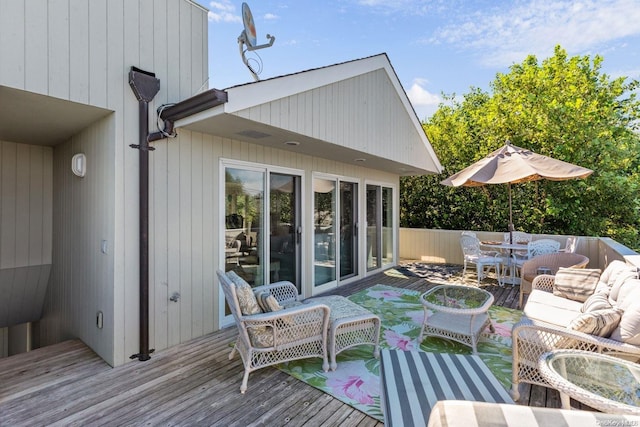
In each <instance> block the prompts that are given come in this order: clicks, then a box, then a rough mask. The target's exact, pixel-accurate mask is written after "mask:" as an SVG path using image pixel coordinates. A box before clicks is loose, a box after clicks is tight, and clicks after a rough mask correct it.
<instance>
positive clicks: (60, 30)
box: [0, 0, 208, 365]
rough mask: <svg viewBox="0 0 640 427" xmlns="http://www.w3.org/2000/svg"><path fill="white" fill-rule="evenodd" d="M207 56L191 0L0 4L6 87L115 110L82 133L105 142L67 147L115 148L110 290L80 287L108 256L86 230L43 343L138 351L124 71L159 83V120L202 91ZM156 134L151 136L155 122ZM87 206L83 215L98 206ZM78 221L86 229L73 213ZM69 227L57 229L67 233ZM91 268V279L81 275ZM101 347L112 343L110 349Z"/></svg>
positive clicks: (61, 279)
mask: <svg viewBox="0 0 640 427" xmlns="http://www.w3.org/2000/svg"><path fill="white" fill-rule="evenodd" d="M207 53H208V45H207V13H206V10H205V9H203V8H202V7H201V6H199V5H197V4H195V3H193V2H191V1H189V0H91V1H86V0H0V58H2V60H0V85H2V86H8V87H12V88H16V89H21V90H26V91H32V92H36V93H40V94H44V95H48V96H52V97H57V98H61V99H65V100H70V101H74V102H78V103H83V104H90V105H94V106H98V107H102V108H106V109H108V110H111V111H114V114H113V115H112V117H110V118H109V119H108V120H109V122H110V123H111V124H110V125H109V126H105V123H104V122H100V123H99V124H96V125H94V126H90V128H89V129H87V130H86V133H88V134H90V133H92V132H95V131H96V130H98V132H102V131H105V132H107V133H106V134H101V135H98V134H95V135H92V136H89V135H87V134H85V132H82V134H83V135H82V136H80V137H79V138H76V139H75V141H71V142H70V143H68V144H71V146H72V147H73V144H78V143H79V144H81V146H82V148H83V149H84V147H85V146H87V145H88V146H92V144H106V145H107V146H108V147H109V149H110V150H111V152H110V153H109V156H111V161H112V165H111V167H112V169H111V171H110V172H111V175H110V176H109V177H108V182H109V185H110V188H109V190H108V193H112V194H113V198H112V199H111V200H110V201H111V203H110V204H107V205H106V206H101V207H104V209H106V210H107V211H108V212H104V213H102V214H101V215H103V216H102V217H100V218H99V219H96V220H95V221H96V224H99V225H104V223H103V222H102V221H103V220H108V221H111V224H110V227H113V239H112V245H111V250H112V251H113V252H112V253H113V254H115V257H114V259H113V265H112V266H111V267H110V268H111V271H110V272H105V275H106V277H101V278H100V279H99V281H100V282H102V281H105V280H110V281H111V283H109V284H108V285H104V286H105V287H106V288H107V289H99V290H98V288H97V286H101V285H99V284H97V283H92V284H91V285H90V286H89V288H88V289H87V288H85V287H84V286H83V285H82V282H83V281H84V282H85V283H86V281H85V280H84V279H82V277H86V274H87V272H89V271H94V272H95V271H97V269H99V268H102V258H103V257H102V255H100V254H97V253H96V252H94V249H95V240H94V239H95V238H96V236H95V235H93V234H91V233H93V232H96V233H103V232H104V229H101V227H98V228H99V229H98V230H95V231H94V230H90V228H91V227H92V226H93V225H94V224H92V223H86V224H82V228H81V230H82V232H83V233H86V234H87V235H86V236H82V237H77V236H76V237H69V239H70V240H71V241H72V242H73V241H77V240H82V248H83V249H88V252H87V253H86V254H76V255H77V256H78V257H80V259H83V260H84V261H86V262H87V263H88V264H87V265H85V266H82V267H80V266H76V265H75V263H73V267H72V270H73V271H68V270H63V271H62V272H61V271H60V270H57V271H56V272H55V277H56V279H55V280H56V285H55V286H54V287H53V292H52V293H50V295H49V296H48V300H47V303H46V304H47V305H46V307H47V316H48V317H47V321H46V323H44V324H43V325H41V326H42V328H41V334H43V336H42V340H41V341H42V342H43V343H48V342H52V340H54V339H62V338H64V337H67V336H72V335H76V334H78V333H81V334H83V336H85V338H83V339H85V340H87V341H88V342H89V343H90V345H92V346H93V347H94V350H96V351H98V353H99V354H100V356H101V357H103V358H104V359H105V360H106V361H107V362H108V363H110V364H114V365H119V364H122V363H124V362H126V361H128V360H129V356H130V355H131V354H135V353H138V351H139V344H138V279H139V271H138V270H139V267H138V265H139V264H138V210H137V206H138V152H137V150H134V149H132V148H130V147H129V144H136V143H138V141H137V139H138V129H139V125H138V103H137V101H136V99H135V96H134V94H133V92H132V91H131V88H130V87H129V82H128V73H129V70H130V68H131V66H136V67H138V68H141V69H143V70H146V71H149V72H153V73H155V74H156V77H158V78H159V79H160V82H161V83H160V84H161V89H160V92H159V93H158V94H157V95H156V97H155V99H154V101H153V102H152V103H151V105H150V106H149V110H150V111H151V112H155V110H156V108H157V106H159V105H160V104H163V103H168V102H178V101H181V100H183V99H185V98H188V97H190V96H192V95H194V94H195V93H197V92H198V91H199V90H200V89H201V88H203V87H205V88H206V83H207V79H208V64H207V57H208V55H207ZM150 126H151V129H152V130H153V129H155V114H152V117H151V119H150ZM107 128H108V129H107ZM105 138H110V139H109V140H106V139H105ZM80 140H81V141H82V142H78V141H80ZM62 150H65V148H62ZM64 157H66V154H65V155H62V154H61V155H60V161H61V162H64V160H63V158H64ZM89 165H91V161H90V162H89ZM89 167H91V166H89ZM100 185H104V183H101V184H100ZM83 186H86V184H83ZM54 191H56V190H54ZM76 191H78V192H80V193H83V192H84V191H85V189H84V188H82V189H78V190H75V189H73V190H71V189H66V188H65V189H62V190H61V195H64V197H67V196H69V195H70V194H74V195H75V194H76V193H75V192H76ZM96 197H98V196H97V195H96ZM87 202H88V203H87V204H86V205H82V206H81V208H82V209H86V210H91V209H92V207H96V206H98V204H95V203H93V204H92V201H91V200H89V201H87ZM85 212H86V211H85ZM72 215H73V218H74V219H75V220H77V221H76V222H78V221H80V216H79V215H77V214H76V211H74V212H72ZM83 220H84V219H83ZM64 221H71V220H69V219H65V220H64ZM64 221H61V222H60V223H61V224H63V226H65V224H66V223H65V222H64ZM89 221H90V220H89ZM56 223H57V224H58V222H56ZM71 224H74V225H75V223H73V222H72V223H71ZM72 231H73V230H70V229H63V230H55V232H54V233H59V232H64V233H68V232H72ZM56 236H57V234H56ZM89 241H90V242H89ZM68 243H69V242H68V241H64V243H61V245H66V244H68ZM77 250H79V249H77ZM59 256H60V258H56V262H57V263H60V266H59V267H58V268H59V269H64V268H67V269H68V268H69V267H68V266H69V265H71V264H72V261H71V260H72V259H73V257H74V256H75V255H73V254H71V253H68V252H66V250H65V251H64V252H63V253H60V254H59ZM85 268H86V270H87V271H86V272H85V271H81V272H80V271H79V269H85ZM71 272H74V273H75V274H76V275H77V274H79V273H80V276H81V278H79V279H78V281H75V280H74V281H71V282H70V281H68V279H69V277H70V276H69V275H68V274H70V273H71ZM105 298H106V299H107V301H106V302H105V301H103V299H105ZM85 299H86V300H85ZM78 301H82V303H83V304H84V305H86V309H82V310H80V312H79V313H73V314H69V313H67V312H66V310H75V306H74V307H73V308H72V307H70V306H69V304H70V303H71V302H73V303H77V302H78ZM99 307H111V308H112V310H113V311H112V312H111V313H105V316H106V317H105V325H107V323H106V322H107V321H108V320H107V318H108V317H111V322H112V324H113V325H112V327H113V331H112V332H109V333H110V334H111V336H109V337H104V338H102V337H101V336H100V335H98V334H97V333H96V331H95V330H93V329H92V328H93V326H92V324H93V323H94V322H93V321H90V319H89V317H90V316H91V317H93V315H94V314H93V313H94V310H96V309H97V308H99ZM76 323H77V324H76ZM105 328H106V326H105ZM78 331H80V332H78ZM103 331H104V330H103ZM103 333H104V332H103ZM105 340H106V341H107V342H109V344H104V341H105Z"/></svg>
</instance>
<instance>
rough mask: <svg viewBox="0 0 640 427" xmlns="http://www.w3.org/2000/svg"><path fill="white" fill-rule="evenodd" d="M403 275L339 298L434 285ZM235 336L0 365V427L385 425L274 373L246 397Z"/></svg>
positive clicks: (56, 349)
mask: <svg viewBox="0 0 640 427" xmlns="http://www.w3.org/2000/svg"><path fill="white" fill-rule="evenodd" d="M403 272H404V273H406V271H405V270H403V269H393V270H391V271H388V272H386V273H380V274H377V275H375V276H372V277H369V278H367V279H364V280H362V281H359V282H357V283H354V284H352V285H348V286H345V287H341V288H339V289H337V290H336V291H335V292H334V293H338V294H342V295H349V294H352V293H355V292H357V291H359V290H361V289H364V288H366V287H369V286H372V285H374V284H377V283H382V284H389V285H392V286H398V287H403V288H410V289H415V290H420V291H423V290H426V289H427V287H428V286H429V285H430V282H433V280H430V282H427V281H426V280H425V279H424V278H423V277H420V276H415V275H410V274H402V273H403ZM486 289H487V290H489V291H490V292H492V293H493V294H494V295H495V298H496V300H495V303H496V304H499V305H503V306H506V307H512V308H513V307H515V305H516V304H517V301H518V288H517V287H505V288H500V287H498V286H495V285H489V286H487V287H486ZM234 338H235V328H227V329H224V330H222V331H218V332H214V333H212V334H209V335H206V336H204V337H201V338H198V339H195V340H192V341H190V342H187V343H184V344H180V345H177V346H174V347H172V348H170V349H167V350H163V351H159V352H157V353H155V354H153V355H152V358H151V360H149V361H146V362H138V361H134V362H131V363H128V364H126V365H124V366H120V367H117V368H111V367H109V366H108V365H107V364H105V363H104V362H103V361H102V360H101V359H100V358H99V357H98V356H97V355H96V354H95V353H93V351H91V350H90V349H89V348H88V347H86V346H85V345H84V344H83V343H82V342H80V341H78V340H74V341H67V342H63V343H60V344H57V345H52V346H49V347H45V348H42V349H38V350H34V351H32V352H29V353H26V354H21V355H17V356H12V357H9V358H5V359H0V426H22V425H24V426H27V425H28V426H34V425H64V426H67V425H79V426H87V425H109V426H113V425H149V426H156V425H220V426H258V425H264V426H275V425H277V426H280V425H290V426H303V425H304V426H382V423H381V422H379V421H377V420H376V419H374V418H371V417H369V416H367V415H365V414H364V413H362V412H360V411H357V410H355V409H353V408H352V407H350V406H348V405H345V404H343V403H342V402H340V401H338V400H336V399H334V398H332V397H331V396H329V395H327V394H325V393H323V392H321V391H319V390H317V389H315V388H313V387H310V386H308V385H306V384H305V383H303V382H301V381H298V380H296V379H294V378H292V377H290V376H289V375H287V374H284V373H282V372H280V371H279V370H277V369H275V368H265V369H261V370H259V371H256V372H254V373H252V374H251V376H250V377H249V389H248V391H247V393H246V394H244V395H242V394H240V393H239V387H240V382H241V379H242V371H243V368H242V365H241V362H240V358H239V357H238V356H236V357H235V358H234V359H233V360H231V361H230V360H229V359H228V357H227V356H228V354H229V350H230V344H231V343H232V341H233V340H234ZM523 392H524V393H523V395H524V397H523V398H522V399H521V401H520V402H518V403H519V404H525V405H530V406H548V407H559V406H560V400H559V395H558V393H557V392H556V391H555V390H550V389H547V388H544V387H526V388H525V389H523Z"/></svg>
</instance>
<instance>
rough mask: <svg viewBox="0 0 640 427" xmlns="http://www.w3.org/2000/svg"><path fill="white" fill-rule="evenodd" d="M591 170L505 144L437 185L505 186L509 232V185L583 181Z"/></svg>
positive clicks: (511, 220) (511, 216) (510, 211)
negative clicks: (507, 192) (572, 180)
mask: <svg viewBox="0 0 640 427" xmlns="http://www.w3.org/2000/svg"><path fill="white" fill-rule="evenodd" d="M592 173H593V171H592V170H591V169H587V168H583V167H581V166H577V165H574V164H571V163H567V162H564V161H562V160H557V159H554V158H551V157H548V156H543V155H541V154H537V153H534V152H533V151H531V150H527V149H524V148H520V147H516V146H515V145H511V142H509V141H507V143H506V144H505V145H504V146H503V147H502V148H499V149H498V150H496V151H494V152H492V153H491V154H489V155H487V156H486V157H484V158H483V159H480V160H478V161H477V162H475V163H473V164H472V165H470V166H467V167H466V168H464V169H463V170H461V171H460V172H458V173H456V174H453V175H451V176H450V177H449V178H447V179H445V180H444V181H442V182H440V183H441V184H443V185H449V186H453V187H461V186H465V187H476V186H481V185H485V184H507V185H508V190H509V232H512V231H513V230H514V228H513V212H512V209H511V184H517V183H521V182H527V181H536V180H539V179H548V180H551V181H564V180H568V179H574V178H586V177H587V176H589V175H591V174H592Z"/></svg>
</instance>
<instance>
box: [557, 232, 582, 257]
mask: <svg viewBox="0 0 640 427" xmlns="http://www.w3.org/2000/svg"><path fill="white" fill-rule="evenodd" d="M579 240H580V238H579V237H577V236H569V237H567V242H566V243H565V246H564V248H562V249H560V252H566V253H570V254H574V253H576V250H577V249H578V241H579Z"/></svg>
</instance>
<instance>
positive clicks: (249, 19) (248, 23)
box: [238, 3, 276, 81]
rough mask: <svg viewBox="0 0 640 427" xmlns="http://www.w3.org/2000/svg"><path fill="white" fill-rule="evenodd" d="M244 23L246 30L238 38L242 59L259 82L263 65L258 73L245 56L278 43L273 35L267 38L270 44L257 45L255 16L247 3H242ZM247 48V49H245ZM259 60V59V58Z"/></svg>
mask: <svg viewBox="0 0 640 427" xmlns="http://www.w3.org/2000/svg"><path fill="white" fill-rule="evenodd" d="M242 23H243V24H244V30H242V32H241V33H240V35H239V36H238V48H239V49H240V56H241V57H242V62H243V63H244V65H245V66H246V67H247V68H248V69H249V72H250V73H251V75H252V76H253V78H254V79H255V80H256V81H258V80H260V79H259V78H258V74H259V73H260V70H261V69H262V64H259V65H260V69H259V70H258V71H257V72H256V70H254V69H253V67H252V66H251V65H250V64H249V60H247V57H246V56H245V53H246V52H247V51H254V50H258V49H264V48H266V47H271V46H273V42H274V41H276V38H275V37H274V36H272V35H269V34H267V38H268V39H269V43H265V44H261V45H258V44H257V41H258V40H257V36H256V26H255V24H254V22H253V15H252V14H251V9H249V5H248V4H246V3H242ZM244 46H246V49H245V47H244ZM258 58H259V57H258Z"/></svg>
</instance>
